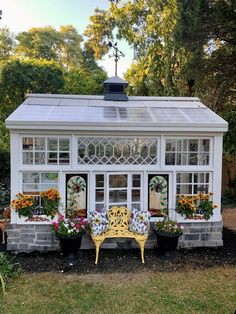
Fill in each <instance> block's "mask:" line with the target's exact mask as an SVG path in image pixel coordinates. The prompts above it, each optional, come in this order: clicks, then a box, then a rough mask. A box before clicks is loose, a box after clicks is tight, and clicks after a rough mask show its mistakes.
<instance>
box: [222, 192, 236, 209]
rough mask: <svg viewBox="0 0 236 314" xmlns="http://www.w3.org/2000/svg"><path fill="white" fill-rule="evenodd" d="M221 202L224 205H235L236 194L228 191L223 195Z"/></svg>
mask: <svg viewBox="0 0 236 314" xmlns="http://www.w3.org/2000/svg"><path fill="white" fill-rule="evenodd" d="M221 203H222V205H223V206H229V207H235V206H236V195H234V194H232V193H231V192H230V191H226V192H225V193H224V195H223V197H222V200H221Z"/></svg>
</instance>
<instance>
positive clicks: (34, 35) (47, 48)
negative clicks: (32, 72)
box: [16, 26, 62, 60]
mask: <svg viewBox="0 0 236 314" xmlns="http://www.w3.org/2000/svg"><path fill="white" fill-rule="evenodd" d="M16 39H17V40H18V45H17V48H16V52H17V53H18V56H19V57H21V58H26V57H28V58H33V59H46V60H59V53H60V50H61V44H62V38H61V36H60V34H59V33H58V32H57V31H56V30H55V29H54V28H53V27H51V26H47V27H38V28H36V27H33V28H31V29H30V30H29V31H28V32H21V33H19V34H18V35H17V36H16Z"/></svg>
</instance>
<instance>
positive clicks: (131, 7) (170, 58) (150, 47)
mask: <svg viewBox="0 0 236 314" xmlns="http://www.w3.org/2000/svg"><path fill="white" fill-rule="evenodd" d="M177 15H178V11H177V5H176V1H175V0H172V1H161V0H155V1H154V0H136V1H131V0H130V1H127V2H121V1H112V2H111V4H110V7H109V9H108V11H103V12H102V13H101V11H99V10H97V11H96V12H95V15H94V16H93V17H91V24H90V25H89V26H88V30H87V31H85V35H86V36H88V37H89V39H88V44H90V45H91V47H92V48H93V49H94V51H95V56H97V57H98V58H101V56H102V55H103V54H104V53H106V52H107V48H106V49H104V42H107V41H108V40H109V38H112V31H113V32H114V31H116V34H117V35H116V37H117V38H118V39H121V38H123V39H126V40H127V42H128V43H129V44H130V46H131V47H133V48H134V49H135V51H136V54H137V61H136V62H135V64H134V65H133V66H132V68H131V69H130V70H129V71H128V72H127V74H126V79H128V80H130V81H132V83H133V84H134V86H132V87H130V88H129V90H130V92H132V93H140V91H141V94H145V95H156V94H158V95H179V94H184V93H185V90H184V89H185V84H184V83H183V82H184V78H183V73H182V68H183V66H184V62H185V60H186V56H185V51H184V49H182V47H179V46H178V45H176V42H175V38H174V30H175V25H176V20H177ZM104 21H105V22H106V23H107V22H108V21H109V22H110V28H106V30H104V27H103V26H104ZM99 47H100V48H99ZM133 75H134V76H135V77H134V76H133ZM136 83H137V84H138V87H137V86H135V84H136Z"/></svg>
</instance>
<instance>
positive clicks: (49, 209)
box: [40, 188, 60, 219]
mask: <svg viewBox="0 0 236 314" xmlns="http://www.w3.org/2000/svg"><path fill="white" fill-rule="evenodd" d="M40 196H41V198H42V207H43V211H44V213H45V215H46V216H50V217H51V219H53V218H54V217H55V215H56V214H57V213H58V207H59V202H60V192H59V191H58V190H56V189H52V188H51V189H48V190H47V191H45V192H40Z"/></svg>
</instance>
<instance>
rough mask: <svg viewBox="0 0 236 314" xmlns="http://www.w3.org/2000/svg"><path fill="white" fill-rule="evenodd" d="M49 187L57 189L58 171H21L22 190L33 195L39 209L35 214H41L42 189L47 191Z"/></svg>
mask: <svg viewBox="0 0 236 314" xmlns="http://www.w3.org/2000/svg"><path fill="white" fill-rule="evenodd" d="M49 188H53V189H58V173H55V172H52V173H51V172H40V173H39V172H23V173H22V192H23V193H24V194H26V195H31V196H33V197H34V201H35V203H36V204H37V205H38V207H39V209H38V210H37V213H35V214H43V209H42V208H41V205H42V204H41V197H40V195H39V193H40V192H42V191H47V190H48V189H49Z"/></svg>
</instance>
